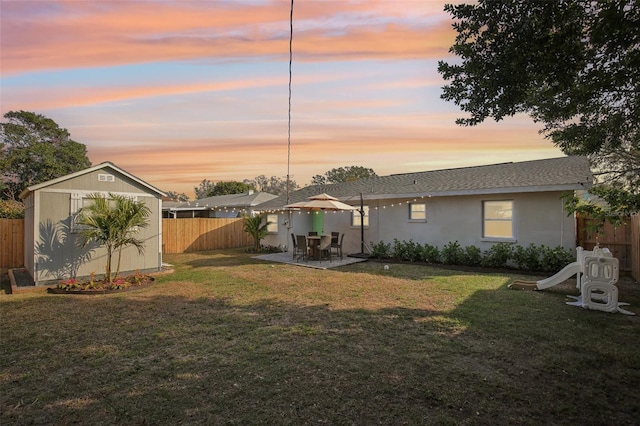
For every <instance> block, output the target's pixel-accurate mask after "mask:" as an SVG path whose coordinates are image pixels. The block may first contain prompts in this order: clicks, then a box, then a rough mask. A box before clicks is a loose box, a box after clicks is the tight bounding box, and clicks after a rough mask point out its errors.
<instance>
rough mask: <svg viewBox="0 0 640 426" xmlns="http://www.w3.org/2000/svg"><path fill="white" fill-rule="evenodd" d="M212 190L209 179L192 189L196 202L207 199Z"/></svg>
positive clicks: (211, 183) (203, 180)
mask: <svg viewBox="0 0 640 426" xmlns="http://www.w3.org/2000/svg"><path fill="white" fill-rule="evenodd" d="M212 190H213V182H211V181H210V180H209V179H202V182H200V185H198V186H196V187H194V188H193V191H194V192H195V194H196V200H199V199H201V198H206V197H208V196H209V195H208V194H209V192H211V191H212Z"/></svg>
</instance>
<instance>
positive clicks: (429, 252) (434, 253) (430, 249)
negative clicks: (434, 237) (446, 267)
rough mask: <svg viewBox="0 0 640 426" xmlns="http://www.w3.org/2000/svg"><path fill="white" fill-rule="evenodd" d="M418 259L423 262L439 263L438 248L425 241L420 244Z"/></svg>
mask: <svg viewBox="0 0 640 426" xmlns="http://www.w3.org/2000/svg"><path fill="white" fill-rule="evenodd" d="M420 259H421V260H422V261H423V262H429V263H440V249H439V248H438V247H436V246H432V245H431V244H426V243H425V245H424V246H422V250H421V254H420Z"/></svg>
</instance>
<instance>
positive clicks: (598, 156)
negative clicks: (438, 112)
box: [438, 0, 640, 191]
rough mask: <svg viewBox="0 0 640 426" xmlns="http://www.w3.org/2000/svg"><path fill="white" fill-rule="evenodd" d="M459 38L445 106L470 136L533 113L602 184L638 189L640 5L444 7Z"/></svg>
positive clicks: (612, 1) (446, 71)
mask: <svg viewBox="0 0 640 426" xmlns="http://www.w3.org/2000/svg"><path fill="white" fill-rule="evenodd" d="M445 10H446V11H448V12H449V13H450V14H451V15H452V16H453V18H454V24H453V26H454V28H455V30H456V31H457V32H458V35H457V37H456V41H455V44H454V45H453V46H452V47H451V49H450V51H451V52H452V53H454V54H455V55H456V56H457V57H458V59H456V60H455V61H454V62H452V63H447V62H444V61H441V62H440V63H439V65H438V70H439V72H440V73H441V74H442V76H443V77H444V78H445V79H446V80H448V81H449V82H448V84H447V85H446V86H444V88H443V94H442V98H443V99H445V100H449V101H453V102H455V103H456V104H457V105H459V106H460V108H461V109H462V110H463V111H465V112H467V113H469V117H467V118H460V119H458V120H457V123H458V124H461V125H465V126H473V125H476V124H479V123H481V122H483V121H484V120H485V119H487V118H493V119H494V120H496V121H499V120H501V119H503V118H504V117H508V116H513V115H515V114H517V113H527V114H529V115H530V116H531V117H532V118H533V120H535V121H536V122H540V123H542V124H543V128H542V129H541V132H542V133H543V134H545V136H546V137H548V138H550V139H551V140H552V141H553V143H554V144H555V145H556V146H558V147H559V148H560V149H561V150H562V151H563V152H564V153H566V154H568V155H587V156H589V157H590V159H591V160H592V164H593V166H594V169H595V172H596V175H597V176H599V177H600V181H601V182H608V183H615V184H616V185H618V186H619V187H621V188H626V189H627V190H629V189H631V190H633V189H635V190H636V191H637V188H638V186H640V167H639V165H640V149H639V146H640V142H639V141H640V120H638V117H640V106H639V104H638V99H639V96H640V31H638V28H640V2H639V1H638V0H594V1H585V0H563V1H529V0H479V1H478V2H477V4H460V5H446V6H445Z"/></svg>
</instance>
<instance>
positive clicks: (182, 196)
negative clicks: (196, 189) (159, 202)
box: [165, 191, 189, 202]
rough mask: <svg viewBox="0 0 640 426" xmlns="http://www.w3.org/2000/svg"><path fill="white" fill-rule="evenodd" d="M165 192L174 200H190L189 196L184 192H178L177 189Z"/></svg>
mask: <svg viewBox="0 0 640 426" xmlns="http://www.w3.org/2000/svg"><path fill="white" fill-rule="evenodd" d="M165 194H167V197H169V198H171V199H172V200H177V201H182V202H187V201H189V196H188V195H187V194H185V193H184V192H181V193H177V192H176V191H165Z"/></svg>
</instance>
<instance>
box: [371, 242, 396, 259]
mask: <svg viewBox="0 0 640 426" xmlns="http://www.w3.org/2000/svg"><path fill="white" fill-rule="evenodd" d="M371 257H373V258H375V259H388V258H390V257H391V243H389V244H385V243H384V241H380V242H379V243H377V244H374V243H373V241H371Z"/></svg>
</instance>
